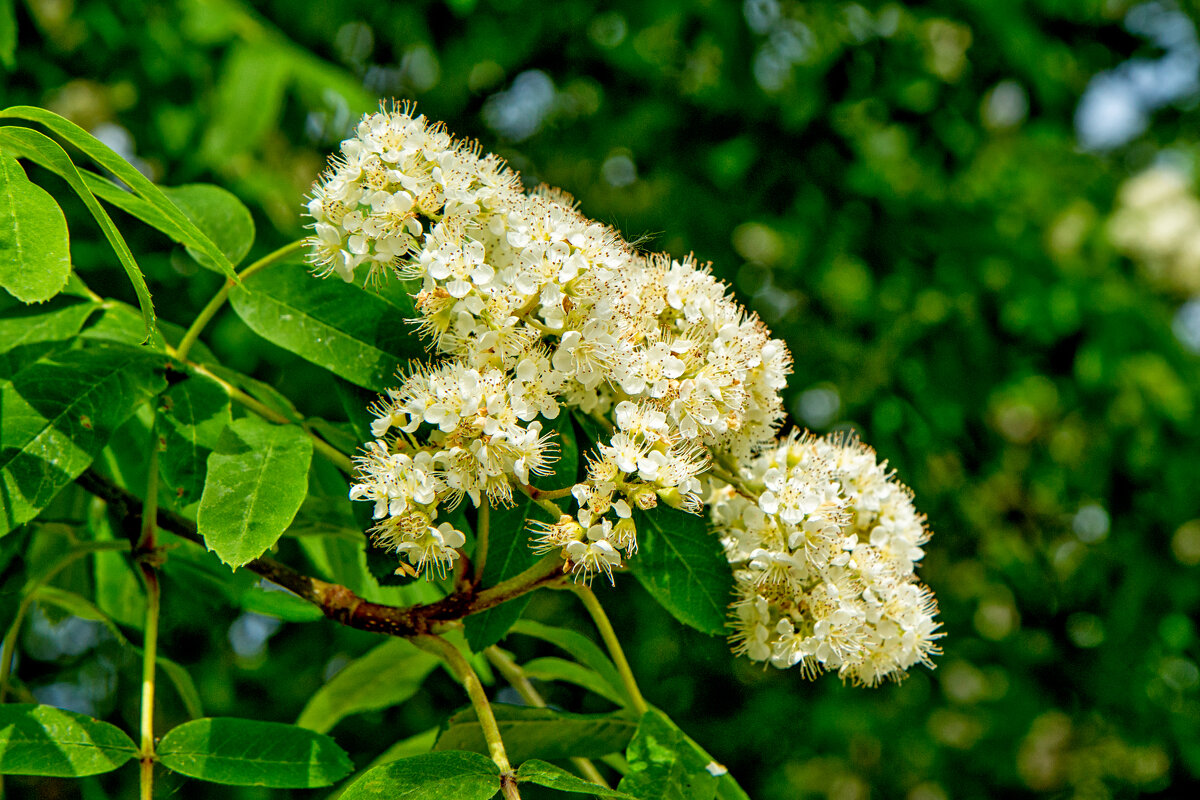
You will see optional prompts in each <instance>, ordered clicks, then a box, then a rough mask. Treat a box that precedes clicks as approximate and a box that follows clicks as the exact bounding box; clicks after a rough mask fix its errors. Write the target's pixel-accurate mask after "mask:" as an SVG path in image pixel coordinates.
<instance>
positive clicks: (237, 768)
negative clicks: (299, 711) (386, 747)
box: [157, 717, 354, 789]
mask: <svg viewBox="0 0 1200 800" xmlns="http://www.w3.org/2000/svg"><path fill="white" fill-rule="evenodd" d="M157 752H158V759H159V761H160V762H161V763H162V765H163V766H164V767H166V768H167V769H170V770H173V771H175V772H178V773H180V774H181V775H187V776H188V777H189V778H199V779H201V780H205V781H212V782H213V783H224V784H228V785H232V786H268V787H270V788H272V789H287V788H297V789H299V788H306V787H312V786H328V785H330V784H331V783H333V782H334V781H337V780H340V779H341V778H343V777H345V776H346V775H347V774H349V772H350V771H351V770H352V769H354V765H353V764H351V763H350V758H349V756H347V755H346V753H345V752H344V751H343V750H342V748H340V747H338V746H337V744H336V743H335V742H334V741H333V739H330V738H329V737H328V736H323V735H321V734H319V733H313V732H312V731H309V730H305V729H304V728H297V727H296V726H295V725H284V724H283V723H280V722H262V721H260V720H253V719H233V718H230V717H213V718H209V719H197V720H193V721H192V722H185V723H184V724H182V725H180V726H178V727H176V728H172V729H171V730H170V731H168V732H167V735H166V736H164V737H163V739H162V742H161V743H159V745H158V750H157Z"/></svg>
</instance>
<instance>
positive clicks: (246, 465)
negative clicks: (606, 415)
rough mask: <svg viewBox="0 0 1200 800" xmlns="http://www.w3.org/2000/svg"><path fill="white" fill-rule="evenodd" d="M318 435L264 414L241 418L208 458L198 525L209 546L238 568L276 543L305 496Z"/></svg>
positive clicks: (230, 427) (223, 559)
mask: <svg viewBox="0 0 1200 800" xmlns="http://www.w3.org/2000/svg"><path fill="white" fill-rule="evenodd" d="M311 461H312V440H311V439H310V438H309V437H308V434H306V433H305V432H304V430H303V429H301V428H298V427H296V426H294V425H272V424H271V423H269V422H266V421H264V420H262V419H259V418H258V417H243V418H241V419H238V420H235V421H234V422H233V423H232V424H230V425H229V427H228V428H226V429H225V431H224V433H222V434H221V438H220V441H219V442H218V443H217V447H216V449H215V450H213V452H212V454H211V455H209V457H208V480H207V481H206V482H205V484H204V494H203V495H202V496H201V497H200V508H199V510H198V511H197V512H196V527H197V529H198V530H199V532H200V535H201V536H203V537H204V542H205V544H207V545H208V548H209V549H210V550H212V551H213V552H215V553H216V554H217V555H218V556H220V558H221V560H222V561H224V562H225V563H226V564H228V565H230V566H231V567H233V568H234V569H236V568H238V567H240V566H242V565H243V564H245V563H246V562H247V561H252V560H254V559H256V558H258V557H259V556H261V555H262V554H263V553H265V552H266V551H267V548H269V547H271V545H273V544H275V542H276V541H277V540H278V539H279V537H280V536H282V535H283V532H284V531H285V530H287V526H288V525H290V524H291V522H292V518H293V517H295V516H296V511H297V510H299V508H300V504H301V503H302V502H304V496H305V495H306V494H308V467H309V464H310V463H311Z"/></svg>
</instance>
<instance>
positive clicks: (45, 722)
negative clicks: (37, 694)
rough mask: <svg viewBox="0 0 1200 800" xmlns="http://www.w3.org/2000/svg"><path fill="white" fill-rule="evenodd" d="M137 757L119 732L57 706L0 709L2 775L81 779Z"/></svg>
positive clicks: (114, 728) (127, 738) (0, 772)
mask: <svg viewBox="0 0 1200 800" xmlns="http://www.w3.org/2000/svg"><path fill="white" fill-rule="evenodd" d="M136 754H137V748H136V747H135V746H134V744H133V742H132V741H131V740H130V739H129V737H128V736H126V735H125V734H124V733H123V732H122V731H121V729H120V728H118V727H116V726H115V725H109V724H108V723H107V722H101V721H100V720H97V719H92V718H91V717H85V716H84V715H82V714H76V713H74V712H71V711H63V710H62V709H58V708H54V707H52V706H39V705H33V704H25V703H20V704H11V705H0V775H46V776H50V777H55V778H78V777H82V776H84V775H99V774H100V773H102V772H111V771H112V770H114V769H116V768H117V767H119V766H121V765H122V764H124V763H125V762H126V761H128V760H129V759H131V758H133V757H134V755H136Z"/></svg>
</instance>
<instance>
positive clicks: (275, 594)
mask: <svg viewBox="0 0 1200 800" xmlns="http://www.w3.org/2000/svg"><path fill="white" fill-rule="evenodd" d="M238 605H239V606H241V607H242V609H243V610H245V611H253V612H254V613H255V614H262V615H263V616H264V617H275V618H276V619H281V620H283V621H284V622H316V621H317V620H319V619H325V614H324V613H323V612H322V611H321V609H319V608H317V607H316V606H314V605H313V604H312V603H310V602H308V601H307V600H304V599H303V598H300V597H297V596H296V595H294V594H292V593H291V592H287V591H283V590H281V589H263V588H261V587H258V586H252V587H250V588H249V589H247V590H246V591H244V592H242V595H241V597H240V598H239V600H238Z"/></svg>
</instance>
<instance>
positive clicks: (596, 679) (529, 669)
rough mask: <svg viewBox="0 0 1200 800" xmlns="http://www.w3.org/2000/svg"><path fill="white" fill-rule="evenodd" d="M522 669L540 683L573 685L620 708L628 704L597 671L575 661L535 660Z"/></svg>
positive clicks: (560, 659) (528, 662)
mask: <svg viewBox="0 0 1200 800" xmlns="http://www.w3.org/2000/svg"><path fill="white" fill-rule="evenodd" d="M521 669H522V670H523V671H524V672H525V675H526V676H527V677H529V678H535V679H537V680H539V681H563V682H566V683H573V684H575V685H576V686H580V687H582V688H584V689H587V690H588V691H589V692H595V693H596V694H598V695H600V696H601V697H603V698H605V699H606V700H611V701H612V702H614V703H616V704H617V705H619V706H622V705H625V703H626V701H625V696H624V695H623V694H621V693H620V692H617V691H614V690H613V689H612V688H611V687H610V686H609V685H608V681H606V680H604V679H603V678H601V677H600V675H599V674H598V673H597V672H596V671H595V670H593V669H589V668H587V667H585V666H583V665H582V664H577V663H575V662H574V661H568V660H567V659H565V658H535V659H533V660H532V661H527V662H525V663H524V664H523V665H521Z"/></svg>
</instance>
